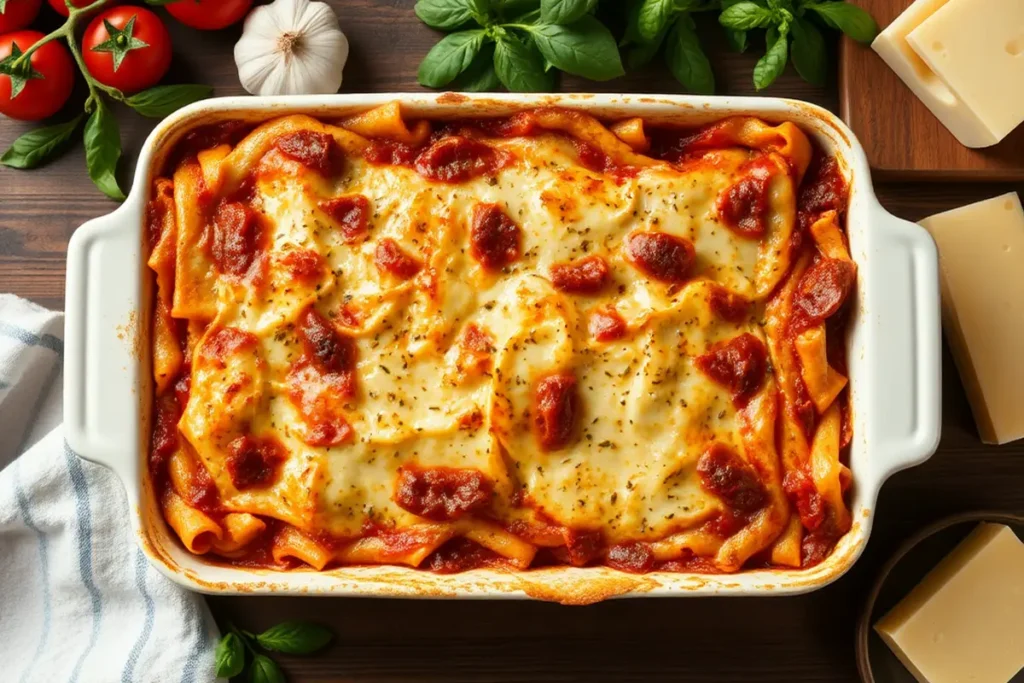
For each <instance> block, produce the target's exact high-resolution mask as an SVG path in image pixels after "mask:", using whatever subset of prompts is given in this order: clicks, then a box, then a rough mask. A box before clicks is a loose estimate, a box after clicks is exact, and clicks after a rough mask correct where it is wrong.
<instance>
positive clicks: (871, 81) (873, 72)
mask: <svg viewBox="0 0 1024 683" xmlns="http://www.w3.org/2000/svg"><path fill="white" fill-rule="evenodd" d="M854 2H855V4H857V5H859V6H860V7H863V8H864V9H866V10H867V11H869V12H871V15H872V16H873V17H874V18H875V20H876V21H877V22H878V25H879V26H881V27H883V28H884V27H886V26H888V25H889V24H890V23H892V20H893V19H895V18H896V17H898V16H899V15H900V13H901V12H903V10H905V9H906V8H907V7H909V6H910V4H911V2H912V0H854ZM839 52H840V58H839V113H840V116H842V117H843V120H844V121H846V123H847V125H849V126H850V128H851V129H853V132H854V134H855V135H856V136H857V138H858V139H859V140H860V142H861V144H862V145H864V150H865V152H866V153H867V156H868V162H870V164H871V168H873V169H875V171H876V174H877V175H878V176H879V177H885V178H891V179H911V178H927V179H928V180H938V179H944V180H960V181H986V180H1024V126H1020V127H1018V128H1017V130H1015V131H1014V132H1012V133H1010V135H1009V136H1007V137H1006V139H1005V140H1003V141H1002V142H1001V143H999V144H998V145H995V146H993V147H988V148H985V149H968V148H967V147H964V146H963V145H961V144H960V143H959V142H957V139H956V138H955V137H953V134H952V133H950V132H949V131H948V130H946V127H945V126H943V125H942V124H941V123H939V120H938V119H937V118H935V116H934V115H933V114H932V113H931V111H929V109H928V107H926V106H925V105H924V103H923V102H921V100H919V99H918V98H917V96H916V95H914V93H913V92H911V90H910V88H908V87H907V86H906V85H905V84H904V83H903V81H901V80H900V78H899V76H897V75H896V73H895V72H894V71H893V70H892V69H890V68H889V67H888V65H887V64H886V63H885V62H884V61H882V58H881V57H879V56H878V55H877V54H875V52H874V51H873V50H872V49H871V48H870V47H868V46H866V45H861V44H859V43H857V42H855V41H853V40H850V39H848V38H844V39H843V40H842V44H841V46H840V50H839Z"/></svg>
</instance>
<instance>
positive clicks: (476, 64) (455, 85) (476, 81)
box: [449, 45, 501, 92]
mask: <svg viewBox="0 0 1024 683" xmlns="http://www.w3.org/2000/svg"><path fill="white" fill-rule="evenodd" d="M500 86H501V81H499V80H498V74H497V73H495V71H494V46H493V45H484V46H483V48H482V49H481V50H480V52H478V53H477V55H476V57H474V58H473V62H472V64H470V65H469V68H468V69H466V70H465V71H463V72H462V73H461V74H459V75H458V76H456V77H455V80H454V81H452V82H451V83H450V84H449V87H451V88H452V89H453V90H466V91H468V92H487V91H490V90H497V89H498V88H499V87H500Z"/></svg>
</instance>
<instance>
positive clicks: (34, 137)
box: [0, 114, 82, 168]
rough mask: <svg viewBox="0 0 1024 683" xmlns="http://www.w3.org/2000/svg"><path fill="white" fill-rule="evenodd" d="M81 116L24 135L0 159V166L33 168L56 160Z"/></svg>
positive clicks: (79, 121)
mask: <svg viewBox="0 0 1024 683" xmlns="http://www.w3.org/2000/svg"><path fill="white" fill-rule="evenodd" d="M81 122H82V115H81V114H79V115H78V116H76V117H75V118H73V119H71V120H70V121H68V122H66V123H58V124H56V125H53V126H46V127H45V128H36V129H35V130H30V131H29V132H27V133H25V134H24V135H22V136H21V137H19V138H18V139H17V140H15V141H14V144H12V145H11V147H10V149H8V150H7V151H6V152H4V154H3V156H2V157H0V164H3V165H4V166H10V167H11V168H35V167H36V166H39V165H40V164H43V163H45V162H47V161H50V160H51V159H54V158H56V157H57V156H58V155H59V154H60V153H61V152H63V151H64V149H65V148H66V146H67V143H68V141H69V140H71V138H72V136H73V135H74V134H75V131H77V130H78V124H80V123H81Z"/></svg>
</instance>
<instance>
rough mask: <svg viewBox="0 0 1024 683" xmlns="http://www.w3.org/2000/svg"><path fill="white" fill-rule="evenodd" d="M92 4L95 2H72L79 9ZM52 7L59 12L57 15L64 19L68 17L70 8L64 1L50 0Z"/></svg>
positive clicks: (88, 0) (91, 0) (75, 0)
mask: <svg viewBox="0 0 1024 683" xmlns="http://www.w3.org/2000/svg"><path fill="white" fill-rule="evenodd" d="M92 3H93V0H71V4H72V5H74V6H75V7H78V8H82V7H86V6H88V5H91V4H92ZM50 7H52V8H53V9H55V10H57V13H58V14H60V15H61V16H62V17H66V16H68V6H67V4H66V3H65V2H64V0H50Z"/></svg>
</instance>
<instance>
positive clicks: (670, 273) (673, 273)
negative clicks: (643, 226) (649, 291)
mask: <svg viewBox="0 0 1024 683" xmlns="http://www.w3.org/2000/svg"><path fill="white" fill-rule="evenodd" d="M626 255H627V256H628V257H629V260H630V261H632V262H633V265H635V266H636V267H637V269H638V270H640V272H642V273H644V274H645V275H647V276H648V277H650V278H652V279H654V280H658V281H660V282H665V283H668V284H679V283H682V282H685V281H686V280H688V279H689V278H690V275H691V271H692V270H693V265H694V261H695V260H696V251H695V250H694V248H693V243H692V242H690V240H687V239H683V238H682V237H676V236H675V235H669V234H668V233H665V232H637V233H633V234H632V235H630V236H629V237H627V238H626Z"/></svg>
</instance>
